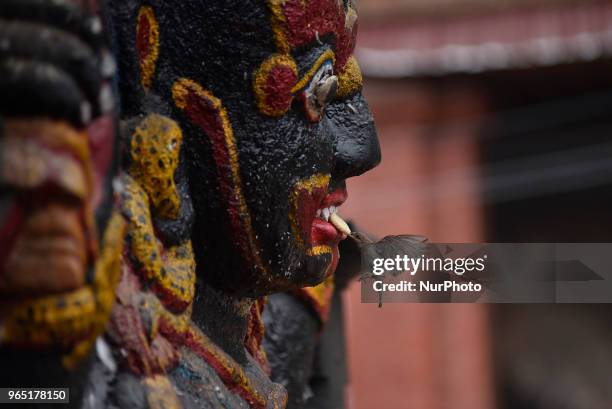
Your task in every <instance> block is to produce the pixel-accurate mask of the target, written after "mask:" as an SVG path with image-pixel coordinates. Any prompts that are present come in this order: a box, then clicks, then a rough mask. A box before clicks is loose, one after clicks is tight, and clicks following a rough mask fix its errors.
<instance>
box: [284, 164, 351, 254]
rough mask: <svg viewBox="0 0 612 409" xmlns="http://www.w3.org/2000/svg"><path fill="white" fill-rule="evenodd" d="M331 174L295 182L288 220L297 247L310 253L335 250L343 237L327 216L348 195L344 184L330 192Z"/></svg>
mask: <svg viewBox="0 0 612 409" xmlns="http://www.w3.org/2000/svg"><path fill="white" fill-rule="evenodd" d="M329 181H330V175H320V174H319V175H313V176H311V177H309V178H307V179H302V180H300V181H299V182H298V183H296V185H295V187H294V190H293V192H292V195H291V204H292V208H291V212H290V216H289V218H290V222H291V228H292V232H293V235H294V237H295V239H296V242H297V244H298V246H299V247H301V248H302V249H303V250H304V251H306V253H308V254H309V255H315V256H316V255H320V254H330V253H333V252H334V250H336V252H337V247H336V246H337V244H338V242H340V240H342V239H343V238H345V236H344V234H343V233H341V232H339V231H338V230H337V229H336V228H335V227H334V226H333V225H332V224H331V223H330V222H329V215H330V214H331V213H333V212H335V211H336V208H338V207H339V206H341V205H342V204H343V203H344V202H345V201H346V198H347V192H346V189H345V188H344V187H342V188H339V189H336V190H334V191H333V192H329Z"/></svg>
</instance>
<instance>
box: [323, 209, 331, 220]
mask: <svg viewBox="0 0 612 409" xmlns="http://www.w3.org/2000/svg"><path fill="white" fill-rule="evenodd" d="M322 213H323V220H325V221H326V222H328V221H329V215H330V213H331V212H330V209H329V208H328V207H326V208H325V209H323V211H322Z"/></svg>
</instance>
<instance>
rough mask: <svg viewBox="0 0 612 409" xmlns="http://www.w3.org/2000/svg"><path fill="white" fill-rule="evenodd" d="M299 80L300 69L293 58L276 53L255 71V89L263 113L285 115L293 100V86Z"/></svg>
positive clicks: (258, 105)
mask: <svg viewBox="0 0 612 409" xmlns="http://www.w3.org/2000/svg"><path fill="white" fill-rule="evenodd" d="M297 82H298V70H297V66H296V64H295V61H294V60H293V58H291V57H290V56H289V55H286V54H274V55H272V56H271V57H269V58H268V59H266V60H265V61H264V62H263V63H262V64H261V65H260V66H259V68H258V69H257V71H256V72H255V78H254V81H253V90H254V92H255V100H256V103H257V107H258V108H259V111H260V112H261V113H262V114H265V115H268V116H272V117H279V116H283V115H284V114H285V113H287V111H288V110H289V108H290V107H291V103H292V102H293V88H294V87H295V85H296V84H297Z"/></svg>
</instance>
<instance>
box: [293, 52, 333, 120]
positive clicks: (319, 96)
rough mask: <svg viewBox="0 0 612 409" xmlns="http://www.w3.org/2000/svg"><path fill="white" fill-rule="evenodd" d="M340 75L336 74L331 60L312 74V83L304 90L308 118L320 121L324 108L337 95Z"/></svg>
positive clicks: (303, 97) (303, 96)
mask: <svg viewBox="0 0 612 409" xmlns="http://www.w3.org/2000/svg"><path fill="white" fill-rule="evenodd" d="M337 89H338V77H336V76H335V75H334V68H333V65H332V63H331V61H328V62H325V63H324V64H323V65H321V67H320V68H319V69H318V70H317V72H316V73H315V74H314V75H313V76H312V79H311V80H310V83H309V84H308V85H307V86H306V88H304V91H303V92H302V99H303V101H304V108H305V109H306V114H307V115H308V119H310V120H311V121H318V120H320V119H321V115H322V114H323V110H324V109H325V107H326V106H327V104H329V103H330V102H331V101H332V100H333V99H334V97H335V96H336V90H337Z"/></svg>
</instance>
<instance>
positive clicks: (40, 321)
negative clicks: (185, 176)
mask: <svg viewBox="0 0 612 409" xmlns="http://www.w3.org/2000/svg"><path fill="white" fill-rule="evenodd" d="M94 3H95V2H91V4H90V6H88V7H82V6H80V5H78V4H76V3H73V2H69V1H53V2H51V1H39V0H37V1H29V0H26V1H23V0H19V1H3V2H1V3H0V96H1V98H0V230H1V231H0V362H2V365H1V367H2V369H1V370H0V384H1V385H3V386H24V387H26V386H29V387H51V386H54V387H66V386H69V385H70V386H72V391H71V392H72V395H71V398H72V399H71V400H72V401H73V402H75V403H78V401H79V396H80V394H81V390H82V387H83V378H82V376H83V374H84V373H86V372H87V370H88V361H89V359H88V357H89V356H90V351H91V347H92V346H93V344H94V342H95V340H96V337H97V336H98V335H99V334H100V333H102V332H103V331H104V328H105V325H106V323H107V321H108V318H109V314H110V309H111V305H112V302H113V299H114V292H115V286H116V283H117V280H118V278H119V255H120V252H121V243H122V235H123V225H124V223H123V220H122V218H121V217H120V216H119V215H118V214H117V213H114V212H113V199H112V194H111V190H112V188H111V183H112V178H113V174H114V173H115V161H114V152H115V148H114V146H115V119H114V115H113V108H114V101H113V96H112V92H111V86H110V79H111V77H112V75H113V74H114V67H115V65H114V62H113V58H112V57H111V53H110V51H109V49H108V47H107V46H106V44H107V41H106V38H105V36H104V32H103V30H102V29H103V20H102V17H101V12H102V10H100V9H98V8H97V7H96V5H95V4H94Z"/></svg>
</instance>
